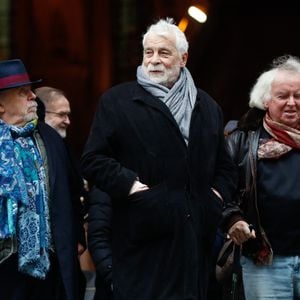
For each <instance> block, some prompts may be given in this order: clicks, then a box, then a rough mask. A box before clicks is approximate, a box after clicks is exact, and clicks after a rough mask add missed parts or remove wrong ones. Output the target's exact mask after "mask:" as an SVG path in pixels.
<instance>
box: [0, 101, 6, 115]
mask: <svg viewBox="0 0 300 300" xmlns="http://www.w3.org/2000/svg"><path fill="white" fill-rule="evenodd" d="M4 112H5V108H4V105H3V104H2V103H1V102H0V113H4Z"/></svg>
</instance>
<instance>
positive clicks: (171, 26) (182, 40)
mask: <svg viewBox="0 0 300 300" xmlns="http://www.w3.org/2000/svg"><path fill="white" fill-rule="evenodd" d="M150 33H155V34H157V35H159V36H168V35H170V34H171V35H175V39H176V49H177V50H178V52H179V53H180V54H184V53H187V52H188V49H189V43H188V41H187V39H186V36H185V34H184V33H183V32H182V31H181V30H180V29H179V27H178V26H177V25H176V24H175V22H174V19H172V18H166V19H160V20H159V21H158V22H157V23H155V24H152V25H151V26H150V27H149V28H148V30H147V32H146V33H145V34H144V36H143V46H145V40H146V37H147V36H148V35H149V34H150Z"/></svg>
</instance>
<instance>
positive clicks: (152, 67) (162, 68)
mask: <svg viewBox="0 0 300 300" xmlns="http://www.w3.org/2000/svg"><path fill="white" fill-rule="evenodd" d="M147 71H164V67H163V66H152V65H148V67H147Z"/></svg>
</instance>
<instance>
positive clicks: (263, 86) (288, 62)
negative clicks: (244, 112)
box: [249, 55, 300, 110]
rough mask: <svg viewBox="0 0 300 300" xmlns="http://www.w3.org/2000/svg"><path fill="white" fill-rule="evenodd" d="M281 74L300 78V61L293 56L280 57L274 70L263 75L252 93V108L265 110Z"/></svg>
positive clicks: (275, 63) (274, 65)
mask: <svg viewBox="0 0 300 300" xmlns="http://www.w3.org/2000/svg"><path fill="white" fill-rule="evenodd" d="M279 72H290V73H293V74H299V76H300V60H299V58H298V57H295V56H291V55H284V56H280V57H278V58H277V59H275V60H274V61H273V64H272V68H271V69H270V70H269V71H266V72H264V73H262V74H261V75H260V76H259V77H258V79H257V81H256V83H255V85H254V86H253V88H252V90H251V92H250V101H249V106H250V107H257V108H259V109H263V110H265V107H264V103H266V102H268V101H270V100H271V87H272V84H273V82H274V79H275V77H276V75H277V74H278V73H279Z"/></svg>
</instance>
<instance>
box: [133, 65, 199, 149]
mask: <svg viewBox="0 0 300 300" xmlns="http://www.w3.org/2000/svg"><path fill="white" fill-rule="evenodd" d="M137 82H138V83H139V84H140V85H141V86H142V87H143V88H144V89H145V90H146V91H148V92H149V93H150V94H152V95H153V96H154V97H157V98H158V99H160V100H161V101H162V102H164V103H165V104H166V105H167V107H168V108H169V109H170V111H171V113H172V115H173V117H174V119H175V120H176V122H177V124H178V126H179V128H180V132H181V134H182V135H183V138H184V140H185V142H186V144H188V141H189V129H190V122H191V116H192V111H193V108H194V105H195V102H196V97H197V89H196V87H195V84H194V80H193V78H192V76H191V74H190V72H189V70H188V69H187V68H182V69H181V73H180V77H179V79H178V80H177V81H176V82H175V84H174V85H173V86H172V88H171V89H169V88H167V87H165V86H163V85H161V84H158V83H155V82H153V81H151V80H150V79H149V77H148V76H147V75H146V74H145V73H144V71H143V67H142V66H139V67H138V68H137Z"/></svg>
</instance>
